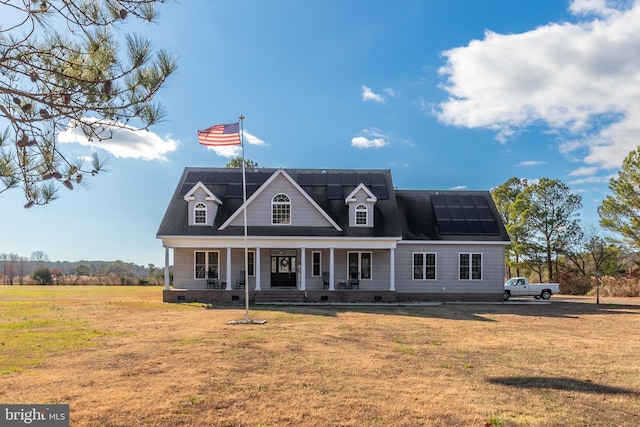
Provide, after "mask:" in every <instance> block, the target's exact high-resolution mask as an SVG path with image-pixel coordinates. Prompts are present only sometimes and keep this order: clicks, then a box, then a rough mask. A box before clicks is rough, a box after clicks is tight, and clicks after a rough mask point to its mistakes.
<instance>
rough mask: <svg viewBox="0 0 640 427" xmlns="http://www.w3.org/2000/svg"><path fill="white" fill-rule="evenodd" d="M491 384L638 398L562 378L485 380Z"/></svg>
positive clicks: (633, 393) (622, 390)
mask: <svg viewBox="0 0 640 427" xmlns="http://www.w3.org/2000/svg"><path fill="white" fill-rule="evenodd" d="M487 381H488V382H490V383H492V384H498V385H504V386H508V387H516V388H525V389H534V388H538V389H554V390H563V391H577V392H582V393H595V394H624V395H631V396H640V392H638V391H635V390H631V389H627V388H621V387H611V386H607V385H602V384H597V383H594V382H593V381H591V380H586V381H582V380H576V379H573V378H564V377H497V378H489V379H488V380H487Z"/></svg>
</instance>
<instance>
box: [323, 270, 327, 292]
mask: <svg viewBox="0 0 640 427" xmlns="http://www.w3.org/2000/svg"><path fill="white" fill-rule="evenodd" d="M322 289H329V272H327V271H325V272H324V273H322Z"/></svg>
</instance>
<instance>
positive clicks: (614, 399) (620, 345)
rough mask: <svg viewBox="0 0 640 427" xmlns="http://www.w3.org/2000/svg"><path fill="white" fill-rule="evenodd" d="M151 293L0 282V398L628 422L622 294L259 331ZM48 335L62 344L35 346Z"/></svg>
mask: <svg viewBox="0 0 640 427" xmlns="http://www.w3.org/2000/svg"><path fill="white" fill-rule="evenodd" d="M161 293H162V290H161V288H144V287H65V286H61V287H46V288H45V287H0V332H2V338H0V341H3V342H4V345H0V361H2V362H1V363H2V364H3V365H4V368H5V370H4V371H3V366H0V371H3V372H4V373H3V374H0V402H2V403H68V404H69V405H70V410H71V424H72V425H74V426H78V425H80V426H142V425H144V426H168V425H171V426H176V425H184V426H283V425H296V426H307V425H308V426H318V425H332V426H366V425H372V426H415V425H430V426H431V425H433V426H438V425H440V426H454V425H455V426H462V425H464V426H484V425H503V426H520V425H522V426H524V425H526V426H549V425H617V426H624V425H629V426H632V425H633V426H635V425H637V424H638V422H639V421H640V340H639V339H638V325H639V324H640V306H638V305H637V304H636V300H633V299H629V300H626V299H625V300H620V299H617V300H616V301H615V303H612V302H608V301H607V300H606V299H604V300H601V304H600V305H595V304H594V303H593V302H589V301H587V300H583V301H580V302H581V303H578V302H577V301H573V300H565V299H560V298H558V299H555V298H556V297H555V296H554V297H553V299H552V300H551V303H550V304H548V303H537V302H533V303H532V302H531V301H529V303H527V304H521V305H520V304H497V305H489V304H477V305H473V304H461V305H451V304H447V305H442V306H425V307H378V306H376V307H362V306H357V307H328V306H312V307H298V306H259V307H252V310H251V312H250V314H251V317H252V318H256V319H263V320H266V321H267V323H266V324H263V325H243V324H239V325H229V324H227V322H228V321H230V320H240V319H243V318H244V314H245V313H244V309H243V307H241V306H236V307H209V306H203V305H198V304H188V305H187V304H183V305H180V304H164V303H162V302H161ZM9 325H12V326H9ZM3 328H4V329H3ZM78 331H80V332H78ZM47 332H49V333H50V334H54V333H55V334H58V335H55V336H56V337H59V336H63V337H65V336H68V337H69V338H68V341H66V342H65V341H64V339H65V338H58V341H56V340H52V341H53V342H46V343H44V342H43V344H42V345H41V347H37V346H38V343H37V341H38V339H34V337H46V336H47ZM37 334H40V335H37ZM83 334H86V335H83ZM39 339H44V338H39ZM60 340H62V341H60ZM9 342H11V344H9ZM34 343H35V344H34ZM36 353H37V358H34V354H36ZM18 362H23V363H18ZM9 364H11V366H13V369H8V368H7V366H8V365H9Z"/></svg>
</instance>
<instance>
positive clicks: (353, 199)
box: [344, 184, 378, 227]
mask: <svg viewBox="0 0 640 427" xmlns="http://www.w3.org/2000/svg"><path fill="white" fill-rule="evenodd" d="M377 201H378V198H377V197H376V196H374V195H373V193H372V192H371V190H369V189H368V188H367V186H366V185H364V184H360V185H358V186H357V187H356V188H355V189H354V190H353V191H352V192H351V193H349V195H348V196H347V197H346V199H345V200H344V203H345V204H346V205H347V206H348V207H349V227H373V208H374V206H375V204H376V202H377Z"/></svg>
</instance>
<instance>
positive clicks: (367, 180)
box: [356, 173, 371, 187]
mask: <svg viewBox="0 0 640 427" xmlns="http://www.w3.org/2000/svg"><path fill="white" fill-rule="evenodd" d="M356 180H357V181H358V184H364V185H366V186H367V187H368V186H370V185H371V174H370V173H369V174H358V177H357V178H356Z"/></svg>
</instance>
